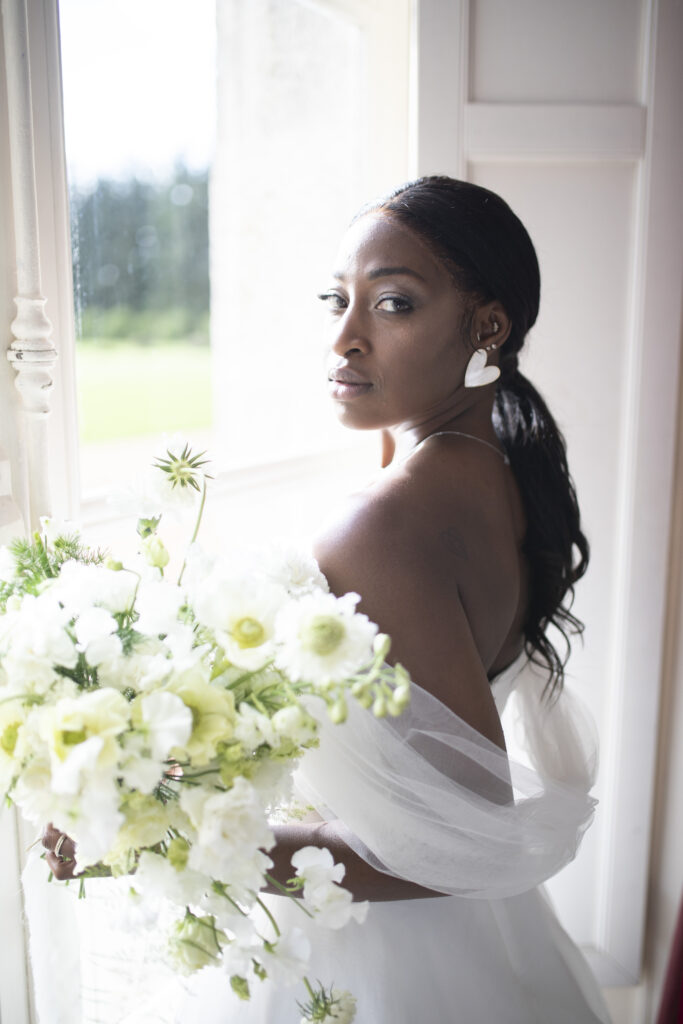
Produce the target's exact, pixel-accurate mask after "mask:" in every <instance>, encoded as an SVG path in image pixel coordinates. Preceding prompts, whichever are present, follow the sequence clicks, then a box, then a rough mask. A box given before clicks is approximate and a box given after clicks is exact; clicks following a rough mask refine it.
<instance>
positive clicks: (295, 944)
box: [261, 928, 311, 985]
mask: <svg viewBox="0 0 683 1024" xmlns="http://www.w3.org/2000/svg"><path fill="white" fill-rule="evenodd" d="M310 956H311V943H310V941H309V940H308V938H307V937H306V936H305V935H304V933H303V932H302V931H301V929H300V928H292V929H291V930H290V931H289V932H286V933H285V934H283V935H281V936H280V937H279V938H278V939H277V941H276V942H275V943H273V946H272V952H270V951H269V950H267V949H264V951H263V953H262V954H261V959H262V961H263V966H264V967H265V969H266V971H267V973H268V977H269V978H271V979H272V980H273V981H274V982H275V984H276V985H294V984H295V983H296V982H297V981H299V979H300V978H303V976H304V974H305V973H306V971H307V969H308V961H309V959H310Z"/></svg>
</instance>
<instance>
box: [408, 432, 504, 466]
mask: <svg viewBox="0 0 683 1024" xmlns="http://www.w3.org/2000/svg"><path fill="white" fill-rule="evenodd" d="M448 434H453V435H455V436H457V437H469V439H470V441H478V442H479V444H485V445H486V447H487V448H490V449H491V451H494V452H495V453H496V455H500V457H501V459H502V460H503V462H504V463H505V465H506V466H509V465H510V460H509V459H508V457H507V455H506V454H505V452H503V451H501V450H500V448H496V446H495V444H491V442H490V441H485V440H484V438H483V437H475V435H474V434H466V433H465V432H464V431H463V430H439V431H437V432H436V434H429V435H428V436H427V437H425V438H424V439H423V440H422V441H420V442H419V444H416V445H415V447H414V448H413V450H412V451H411V452H409V454H408V458H409V457H410V456H411V455H414V454H415V452H416V451H417V450H418V448H421V447H422V445H423V444H425V442H427V441H429V440H430V439H431V438H432V437H445V436H446V435H448Z"/></svg>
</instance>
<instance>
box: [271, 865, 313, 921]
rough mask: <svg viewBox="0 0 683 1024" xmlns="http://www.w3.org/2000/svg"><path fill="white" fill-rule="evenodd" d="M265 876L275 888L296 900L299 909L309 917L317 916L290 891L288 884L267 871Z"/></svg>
mask: <svg viewBox="0 0 683 1024" xmlns="http://www.w3.org/2000/svg"><path fill="white" fill-rule="evenodd" d="M263 877H264V878H265V880H266V882H268V884H269V885H272V886H273V888H274V889H279V890H280V892H281V893H282V895H283V896H289V898H290V900H294V903H295V905H296V906H297V907H298V908H299V910H302V911H303V912H304V914H305V915H306V916H307V917H315V914H312V913H311V912H310V910H308V909H307V908H306V907H305V906H304V905H303V903H302V902H301V900H298V899H296V898H295V896H294V894H293V893H291V892H290V891H289V889H288V888H287V886H286V885H283V884H282V882H278V880H277V878H273V876H272V875H269V874H268V872H267V871H266V872H265V874H264V876H263Z"/></svg>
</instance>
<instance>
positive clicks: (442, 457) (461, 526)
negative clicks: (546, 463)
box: [317, 438, 523, 585]
mask: <svg viewBox="0 0 683 1024" xmlns="http://www.w3.org/2000/svg"><path fill="white" fill-rule="evenodd" d="M501 468H502V462H499V461H498V456H497V455H496V454H495V452H491V454H490V456H489V463H488V464H487V463H486V462H482V459H481V457H480V453H478V452H477V451H476V450H473V448H472V445H471V443H470V445H469V446H468V445H467V444H465V445H462V446H460V447H458V446H457V445H453V444H451V443H449V439H443V441H442V439H441V438H435V439H434V441H433V442H432V443H431V444H430V445H429V447H426V448H425V449H423V450H422V451H420V452H419V454H417V455H416V456H415V457H414V458H411V459H408V460H407V461H406V462H405V463H404V464H403V465H401V466H399V467H397V468H396V469H395V470H394V469H390V471H389V472H387V473H385V475H384V476H383V477H382V478H381V479H380V480H379V481H378V482H377V483H376V484H375V485H374V486H373V487H372V488H370V489H368V490H367V491H365V492H363V493H362V494H360V495H356V496H355V497H354V499H353V500H352V501H351V502H350V503H349V504H348V505H347V506H346V507H345V508H343V509H342V510H340V513H339V515H338V517H337V518H336V520H335V521H334V522H333V523H332V524H331V526H330V528H329V529H328V530H326V531H325V533H323V534H322V535H321V537H320V538H319V540H318V545H317V554H318V557H319V560H320V559H322V560H323V561H325V562H326V563H327V564H328V566H329V568H330V570H333V569H336V570H337V571H339V572H341V573H343V572H344V569H345V568H348V567H350V561H349V560H350V559H352V560H354V561H355V558H356V557H359V558H361V559H362V563H363V567H367V571H369V570H370V568H371V567H376V568H378V569H380V570H381V571H382V572H383V573H385V572H386V570H387V568H390V566H388V564H387V556H388V555H391V562H392V566H391V567H393V569H394V570H395V571H396V572H400V571H401V570H403V571H404V572H406V573H410V574H411V575H413V574H414V571H415V567H416V565H417V567H418V568H419V572H420V576H423V577H424V576H427V575H432V576H433V578H434V579H435V580H436V579H438V578H440V577H441V576H443V575H444V574H445V575H446V577H447V579H448V580H449V581H450V583H451V585H453V584H458V583H461V584H466V583H467V580H468V577H469V576H470V575H471V574H472V573H473V572H474V573H476V574H479V575H481V574H482V573H485V572H486V568H487V565H489V564H491V565H495V566H500V565H501V560H503V561H504V560H505V559H506V557H510V555H514V552H515V551H516V549H517V548H518V546H519V542H520V540H521V536H522V535H523V521H522V516H521V510H520V509H516V508H515V507H514V495H513V494H512V492H511V490H510V483H509V481H507V482H506V472H501ZM394 562H400V564H396V565H394V564H393V563H394ZM356 568H357V566H356V565H355V564H354V571H355V570H356Z"/></svg>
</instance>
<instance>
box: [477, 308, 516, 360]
mask: <svg viewBox="0 0 683 1024" xmlns="http://www.w3.org/2000/svg"><path fill="white" fill-rule="evenodd" d="M472 329H473V331H474V338H473V342H474V344H475V346H476V348H487V349H488V350H489V352H493V350H494V349H499V348H500V347H501V345H504V344H505V342H506V341H507V339H508V338H509V337H510V331H511V329H512V322H511V321H510V317H509V316H508V315H507V313H506V311H505V309H504V307H503V306H502V305H501V303H500V302H499V301H498V300H497V299H494V300H493V302H486V303H484V304H483V305H481V306H478V307H477V309H476V311H475V314H474V317H473V318H472Z"/></svg>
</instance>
